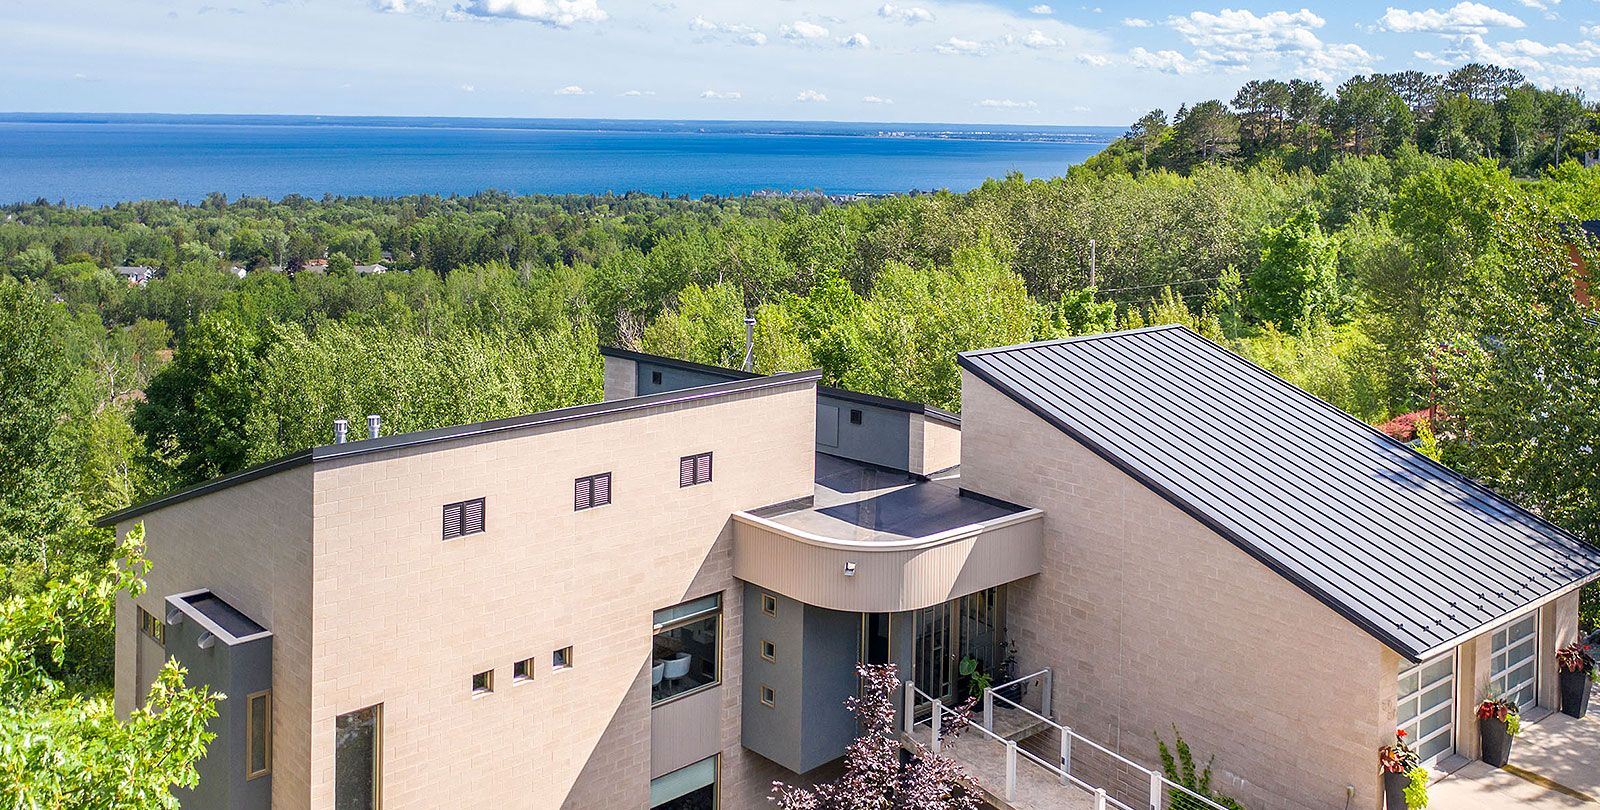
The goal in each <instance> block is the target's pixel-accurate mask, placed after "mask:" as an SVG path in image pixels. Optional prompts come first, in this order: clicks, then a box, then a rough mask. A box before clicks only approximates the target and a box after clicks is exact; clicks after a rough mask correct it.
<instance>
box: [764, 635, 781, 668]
mask: <svg viewBox="0 0 1600 810" xmlns="http://www.w3.org/2000/svg"><path fill="white" fill-rule="evenodd" d="M769 651H770V652H769ZM761 660H763V661H769V662H771V663H774V664H776V663H778V645H776V644H774V643H772V639H770V638H764V639H761Z"/></svg>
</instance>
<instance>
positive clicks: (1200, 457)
mask: <svg viewBox="0 0 1600 810" xmlns="http://www.w3.org/2000/svg"><path fill="white" fill-rule="evenodd" d="M960 363H961V365H962V367H964V368H966V369H968V370H969V371H971V372H972V373H974V374H976V375H977V376H978V377H979V378H981V379H983V380H984V381H985V382H987V383H989V384H990V385H993V386H994V387H996V388H997V389H999V390H1000V391H1001V392H1003V393H1005V394H1006V395H1007V396H1009V397H1011V398H1012V399H1014V400H1016V401H1017V402H1018V403H1020V404H1021V405H1023V406H1024V407H1026V408H1028V409H1029V410H1030V411H1032V412H1034V413H1035V414H1037V415H1038V416H1039V417H1040V418H1042V419H1044V420H1045V421H1047V422H1049V423H1050V424H1052V425H1054V426H1056V427H1057V428H1059V429H1060V430H1062V431H1063V432H1065V433H1067V434H1068V435H1069V436H1071V437H1073V438H1074V439H1076V440H1078V441H1079V442H1081V443H1083V444H1084V445H1086V446H1087V447H1088V448H1089V449H1091V450H1093V451H1094V452H1095V453H1097V454H1098V455H1100V456H1101V457H1103V458H1105V459H1106V460H1107V461H1109V462H1111V463H1112V464H1114V465H1116V466H1117V467H1118V468H1120V469H1122V470H1123V471H1124V472H1126V473H1127V474H1128V475H1130V476H1132V477H1133V478H1135V479H1137V480H1139V481H1140V482H1142V483H1143V484H1145V485H1146V486H1148V487H1150V488H1151V489H1153V490H1155V491H1156V492H1157V493H1159V494H1161V495H1162V496H1163V497H1165V498H1166V499H1167V500H1169V501H1171V502H1172V503H1173V504H1175V505H1176V506H1178V507H1179V508H1181V509H1183V510H1184V511H1186V512H1188V513H1189V514H1190V515H1192V516H1194V517H1195V518H1196V519H1198V520H1199V521H1200V522H1201V523H1203V524H1205V525H1206V526H1208V527H1210V528H1211V529H1212V530H1214V531H1216V532H1217V533H1219V534H1221V535H1222V536H1223V537H1225V538H1227V539H1228V540H1229V541H1231V542H1233V543H1234V544H1235V545H1237V546H1239V547H1240V548H1241V549H1243V550H1244V551H1246V552H1247V553H1249V554H1251V555H1252V556H1254V557H1255V558H1256V559H1258V560H1260V561H1261V562H1262V563H1264V564H1265V565H1267V566H1268V567H1270V568H1272V569H1273V570H1275V571H1277V572H1278V573H1279V574H1281V575H1282V576H1284V577H1285V578H1287V579H1289V580H1290V581H1291V582H1294V583H1295V584H1296V585H1298V586H1299V587H1301V588H1302V589H1304V590H1306V591H1307V592H1309V593H1310V594H1311V595H1312V596H1315V597H1316V598H1317V599H1319V600H1321V601H1322V602H1324V603H1325V604H1327V605H1328V606H1329V607H1332V608H1333V609H1335V610H1337V611H1338V612H1339V613H1341V614H1343V615H1344V616H1345V617H1346V618H1348V619H1349V620H1350V621H1352V622H1354V623H1355V624H1357V625H1358V626H1360V627H1361V628H1363V629H1364V630H1366V631H1367V632H1368V633H1371V634H1372V635H1373V636H1374V637H1376V638H1377V639H1378V640H1379V641H1382V642H1383V643H1384V644H1386V645H1387V646H1389V647H1390V648H1392V649H1393V650H1395V651H1396V652H1398V653H1400V654H1401V655H1403V656H1405V657H1406V658H1407V659H1409V660H1412V661H1418V660H1421V659H1422V658H1424V657H1426V656H1429V655H1432V654H1435V653H1437V652H1442V651H1443V650H1444V649H1447V648H1448V647H1449V646H1450V645H1452V644H1454V643H1458V642H1459V640H1461V639H1463V638H1465V637H1469V636H1470V635H1473V634H1475V633H1477V632H1479V631H1481V630H1483V629H1485V628H1486V627H1487V626H1488V625H1490V624H1492V623H1494V622H1495V621H1497V620H1499V619H1502V618H1504V617H1507V616H1508V615H1510V614H1512V613H1515V612H1518V611H1519V610H1520V609H1522V608H1526V607H1528V606H1529V605H1532V604H1534V603H1536V602H1539V601H1541V600H1542V599H1543V598H1546V597H1548V596H1550V595H1552V594H1554V593H1556V592H1557V591H1561V590H1564V589H1567V588H1569V587H1571V586H1574V585H1576V584H1579V583H1582V582H1585V581H1589V580H1592V579H1594V578H1595V577H1597V576H1600V549H1596V548H1595V547H1594V546H1591V545H1589V544H1587V543H1585V542H1583V541H1582V540H1581V539H1579V538H1578V537H1576V536H1574V535H1572V534H1570V533H1568V532H1565V531H1563V530H1562V529H1560V528H1558V527H1556V526H1554V525H1552V524H1550V523H1549V522H1547V521H1545V520H1542V519H1540V518H1539V517H1537V516H1535V515H1533V514H1532V513H1530V512H1527V511H1526V510H1523V509H1521V508H1520V507H1518V506H1516V505H1515V504H1513V503H1511V502H1510V501H1508V500H1506V499H1504V498H1502V497H1500V496H1498V495H1495V494H1494V493H1492V492H1490V491H1489V490H1487V489H1485V488H1484V487H1483V486H1481V485H1479V484H1477V483H1476V482H1473V481H1472V480H1470V479H1468V478H1466V477H1465V476H1462V475H1460V474H1458V473H1456V472H1454V471H1452V470H1450V469H1449V468H1447V467H1445V466H1444V465H1442V464H1439V463H1437V462H1435V461H1433V460H1432V459H1429V458H1427V457H1426V456H1423V455H1422V454H1420V453H1418V452H1416V451H1414V450H1412V449H1411V448H1409V447H1407V446H1405V445H1403V444H1401V443H1399V442H1397V441H1395V440H1393V439H1391V438H1389V437H1388V436H1385V435H1384V434H1382V433H1380V432H1378V431H1377V430H1375V429H1373V428H1371V427H1369V426H1368V425H1366V424H1365V423H1363V422H1361V421H1360V420H1358V419H1356V418H1355V417H1353V416H1351V415H1349V414H1347V413H1345V412H1344V411H1341V410H1339V409H1338V408H1336V407H1334V406H1333V405H1330V404H1328V403H1327V402H1324V401H1322V400H1321V399H1318V398H1316V397H1315V396H1312V395H1311V394H1309V393H1307V392H1305V391H1302V390H1301V389H1299V388H1296V387H1295V386H1293V385H1291V384H1289V383H1287V382H1285V381H1283V380H1282V379H1279V378H1278V377H1276V376H1274V375H1273V374H1272V373H1270V372H1268V371H1266V370H1265V369H1263V368H1261V367H1259V366H1257V365H1255V364H1254V363H1251V362H1250V361H1248V360H1245V359H1244V358H1242V357H1240V356H1238V355H1236V354H1234V353H1232V352H1230V351H1228V350H1226V349H1224V348H1222V347H1221V346H1218V345H1217V344H1215V343H1212V342H1211V341H1209V340H1206V339H1205V338H1203V337H1201V336H1200V335H1198V334H1196V333H1195V332H1193V331H1191V330H1189V329H1187V328H1185V327H1182V326H1162V327H1154V328H1148V329H1140V330H1133V331H1128V332H1121V333H1114V334H1108V335H1096V336H1090V337H1085V338H1070V339H1067V340H1062V341H1051V342H1046V343H1037V344H1029V345H1024V346H1013V347H1008V348H999V349H989V350H984V351H975V352H968V353H965V354H962V355H961V357H960ZM1241 598H1247V597H1245V596H1244V595H1241Z"/></svg>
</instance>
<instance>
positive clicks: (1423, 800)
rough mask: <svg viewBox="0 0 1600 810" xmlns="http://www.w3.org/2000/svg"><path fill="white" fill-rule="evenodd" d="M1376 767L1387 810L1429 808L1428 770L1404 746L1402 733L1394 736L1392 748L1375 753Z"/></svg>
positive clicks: (1383, 748)
mask: <svg viewBox="0 0 1600 810" xmlns="http://www.w3.org/2000/svg"><path fill="white" fill-rule="evenodd" d="M1378 765H1380V766H1381V767H1382V768H1383V802H1384V804H1385V805H1386V806H1387V807H1388V808H1389V810H1415V808H1418V807H1427V806H1428V769H1427V768H1424V767H1422V761H1421V760H1419V759H1417V752H1416V751H1415V750H1414V749H1412V747H1411V746H1409V745H1406V732H1405V730H1404V729H1402V730H1399V731H1396V732H1395V733H1394V743H1393V744H1392V745H1385V746H1384V747H1382V748H1379V749H1378Z"/></svg>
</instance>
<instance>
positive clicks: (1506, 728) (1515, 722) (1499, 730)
mask: <svg viewBox="0 0 1600 810" xmlns="http://www.w3.org/2000/svg"><path fill="white" fill-rule="evenodd" d="M1521 730H1522V714H1521V713H1520V712H1518V711H1517V703H1516V701H1514V700H1511V699H1510V698H1507V697H1504V696H1501V697H1494V696H1490V697H1487V698H1484V699H1483V702H1482V703H1479V704H1478V734H1479V735H1480V737H1481V738H1482V740H1483V761H1484V762H1487V763H1489V764H1490V765H1493V766H1495V767H1496V768H1500V767H1504V766H1505V764H1506V762H1508V761H1509V760H1510V759H1511V739H1512V738H1513V737H1515V736H1517V732H1518V731H1521Z"/></svg>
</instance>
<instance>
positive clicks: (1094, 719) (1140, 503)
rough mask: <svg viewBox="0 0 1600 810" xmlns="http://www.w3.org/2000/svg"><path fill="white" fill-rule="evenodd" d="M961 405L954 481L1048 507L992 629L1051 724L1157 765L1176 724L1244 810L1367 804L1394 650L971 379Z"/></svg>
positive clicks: (1388, 731) (1389, 707)
mask: <svg viewBox="0 0 1600 810" xmlns="http://www.w3.org/2000/svg"><path fill="white" fill-rule="evenodd" d="M962 402H963V404H964V408H963V418H962V430H961V433H962V439H961V441H962V455H963V458H962V485H963V486H965V487H967V488H969V489H973V490H976V491H978V492H981V493H983V494H986V495H990V496H993V497H997V498H1003V499H1005V500H1009V501H1013V502H1016V503H1023V504H1027V505H1030V506H1035V507H1039V508H1041V509H1044V510H1045V513H1046V518H1045V520H1046V524H1045V562H1044V573H1042V574H1040V575H1039V576H1037V577H1030V578H1028V579H1026V580H1023V581H1021V582H1018V583H1014V584H1012V585H1011V586H1009V587H1010V604H1009V607H1008V622H1009V628H1010V631H1011V635H1012V638H1013V639H1015V640H1016V642H1017V643H1018V645H1019V652H1018V657H1019V659H1020V664H1021V667H1022V671H1024V672H1027V671H1030V670H1033V669H1037V668H1041V667H1046V666H1048V667H1052V668H1053V669H1054V673H1055V678H1054V682H1055V694H1054V700H1055V709H1056V713H1057V715H1058V717H1059V719H1060V720H1061V721H1062V722H1064V723H1066V724H1068V725H1070V726H1072V727H1073V728H1074V729H1075V730H1076V731H1077V732H1078V733H1080V734H1082V735H1084V736H1086V737H1088V738H1090V739H1093V740H1096V741H1098V742H1100V743H1102V744H1104V745H1107V746H1109V747H1111V748H1112V749H1114V750H1116V751H1118V752H1119V753H1121V754H1123V755H1124V756H1127V757H1129V758H1130V759H1133V760H1135V761H1138V762H1141V763H1145V764H1147V765H1156V766H1158V765H1159V762H1158V760H1157V757H1156V744H1155V738H1154V734H1155V733H1156V732H1160V733H1161V734H1162V735H1163V736H1164V737H1165V738H1167V739H1168V741H1169V742H1170V741H1171V737H1172V725H1173V724H1176V725H1177V727H1178V729H1179V730H1180V731H1181V732H1182V733H1183V735H1184V738H1185V739H1186V740H1187V741H1188V742H1189V743H1190V744H1191V746H1193V749H1194V751H1195V752H1196V754H1197V755H1198V756H1199V757H1200V758H1201V760H1202V762H1203V761H1204V760H1205V759H1206V758H1209V757H1211V756H1212V755H1215V757H1216V760H1215V764H1214V767H1215V770H1216V776H1215V785H1216V786H1217V788H1218V789H1219V790H1221V791H1222V792H1224V793H1227V794H1230V795H1232V796H1234V797H1235V798H1237V799H1239V800H1240V801H1243V802H1244V803H1245V804H1246V806H1248V807H1250V808H1251V810H1279V808H1291V807H1292V808H1297V810H1298V809H1300V808H1312V809H1314V810H1320V809H1321V808H1326V809H1327V810H1343V808H1345V807H1346V793H1345V786H1346V785H1354V786H1355V789H1356V795H1355V797H1354V800H1353V801H1352V802H1350V804H1349V805H1348V806H1349V807H1352V808H1378V807H1380V806H1381V801H1382V800H1381V797H1380V796H1379V793H1378V776H1377V765H1376V757H1377V748H1378V747H1379V746H1380V745H1382V744H1383V743H1384V742H1385V741H1386V740H1387V739H1388V738H1389V737H1390V735H1392V734H1393V729H1394V725H1393V721H1394V717H1393V715H1394V690H1395V683H1394V679H1395V674H1396V671H1397V669H1396V668H1397V666H1398V661H1399V656H1397V655H1395V654H1394V653H1392V652H1388V651H1387V650H1386V649H1385V648H1383V647H1382V646H1381V645H1380V644H1379V643H1378V642H1377V641H1376V640H1375V639H1373V638H1372V637H1371V636H1369V635H1367V634H1366V633H1364V632H1363V631H1361V630H1360V629H1358V628H1357V627H1355V626H1354V625H1352V624H1351V623H1349V622H1348V621H1346V620H1345V619H1344V618H1342V617H1341V616H1339V615H1338V614H1337V613H1335V612H1334V611H1333V610H1331V609H1329V608H1327V607H1326V606H1324V605H1323V604H1321V603H1320V602H1318V601H1317V600H1315V599H1314V598H1312V597H1311V596H1309V595H1307V594H1306V593H1304V592H1303V591H1301V590H1300V589H1299V588H1297V587H1295V586H1294V585H1292V584H1291V583H1289V582H1288V581H1287V580H1285V579H1283V578H1282V577H1280V576H1279V575H1277V574H1276V573H1274V572H1272V571H1271V570H1270V569H1268V568H1266V567H1265V566H1263V565H1262V564H1261V563H1259V562H1257V561H1256V560H1255V559H1254V558H1252V557H1250V556H1249V555H1247V554H1246V553H1245V552H1243V551H1241V550H1240V549H1238V548H1237V547H1235V546H1233V545H1232V544H1230V543H1229V542H1228V541H1226V540H1224V539H1223V538H1221V537H1220V536H1218V535H1216V534H1215V533H1213V532H1212V531H1210V530H1209V529H1207V528H1206V527H1204V526H1203V525H1202V524H1200V523H1199V522H1198V521H1196V520H1194V519H1193V518H1191V517H1190V516H1188V515H1187V514H1186V513H1184V512H1182V511H1181V510H1179V509H1178V508H1176V507H1174V506H1173V505H1171V504H1170V503H1169V502H1168V501H1166V500H1164V499H1163V498H1161V497H1160V496H1158V495H1156V494H1155V493H1154V492H1152V491H1151V490H1149V489H1147V488H1145V487H1144V486H1142V485H1140V484H1139V483H1138V482H1136V481H1134V480H1133V479H1131V478H1129V477H1127V476H1126V475H1124V474H1123V473H1122V472H1121V471H1119V470H1117V469H1116V468H1115V467H1113V466H1112V465H1111V464H1109V463H1108V462H1106V461H1105V460H1103V459H1101V458H1100V457H1099V456H1097V455H1095V454H1094V453H1093V452H1091V451H1090V450H1088V449H1087V448H1085V447H1084V446H1082V445H1080V444H1078V443H1077V442H1075V441H1073V440H1072V439H1070V438H1069V437H1067V436H1066V435H1065V434H1063V433H1061V432H1060V431H1058V430H1056V429H1055V428H1053V427H1050V426H1049V425H1047V424H1046V423H1045V422H1043V421H1042V420H1040V419H1038V418H1037V417H1035V416H1034V415H1033V414H1031V413H1030V412H1028V411H1027V410H1026V409H1024V408H1023V407H1021V406H1020V405H1018V404H1017V403H1015V402H1014V401H1012V400H1011V399H1009V398H1008V397H1006V396H1005V395H1003V394H1001V393H999V392H998V391H996V390H994V389H993V388H991V387H990V386H988V385H987V384H985V383H983V382H982V381H981V380H979V379H977V378H976V377H974V376H973V375H971V374H970V373H965V374H964V375H963V391H962ZM1385 690H1387V691H1385ZM1385 698H1386V699H1385ZM1385 710H1386V711H1387V714H1385ZM1075 758H1076V757H1075Z"/></svg>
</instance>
